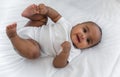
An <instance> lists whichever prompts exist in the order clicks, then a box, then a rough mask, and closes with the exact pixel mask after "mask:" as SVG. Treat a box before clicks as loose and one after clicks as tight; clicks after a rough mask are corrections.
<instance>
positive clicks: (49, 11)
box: [39, 4, 61, 23]
mask: <svg viewBox="0 0 120 77" xmlns="http://www.w3.org/2000/svg"><path fill="white" fill-rule="evenodd" d="M39 13H40V14H42V15H46V16H48V17H49V18H50V19H51V20H52V21H53V22H55V23H56V22H57V21H58V20H59V19H60V18H61V15H60V14H59V13H58V12H57V11H56V10H54V9H53V8H51V7H48V6H45V5H44V4H40V5H39Z"/></svg>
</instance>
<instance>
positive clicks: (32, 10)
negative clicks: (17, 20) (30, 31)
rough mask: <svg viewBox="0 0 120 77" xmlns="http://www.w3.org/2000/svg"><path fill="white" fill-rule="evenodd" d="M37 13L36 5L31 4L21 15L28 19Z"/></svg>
mask: <svg viewBox="0 0 120 77" xmlns="http://www.w3.org/2000/svg"><path fill="white" fill-rule="evenodd" d="M38 13H39V10H38V7H37V5H35V4H32V5H30V6H28V7H27V8H26V9H25V10H24V11H23V13H22V16H23V17H30V16H32V15H35V14H38Z"/></svg>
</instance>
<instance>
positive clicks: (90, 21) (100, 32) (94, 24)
mask: <svg viewBox="0 0 120 77" xmlns="http://www.w3.org/2000/svg"><path fill="white" fill-rule="evenodd" d="M84 23H91V24H93V25H94V26H97V27H98V29H99V31H100V34H101V37H100V40H99V41H98V42H97V43H96V44H94V45H92V46H90V47H94V46H96V45H97V44H99V43H100V42H101V38H102V29H101V27H100V26H99V25H98V24H96V23H95V22H93V21H87V22H83V24H84ZM90 47H88V48H90Z"/></svg>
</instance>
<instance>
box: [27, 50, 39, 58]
mask: <svg viewBox="0 0 120 77" xmlns="http://www.w3.org/2000/svg"><path fill="white" fill-rule="evenodd" d="M39 56H40V51H38V50H37V51H35V50H33V51H31V52H30V53H29V57H28V58H29V59H36V58H38V57H39Z"/></svg>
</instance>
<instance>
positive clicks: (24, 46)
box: [6, 23, 40, 59]
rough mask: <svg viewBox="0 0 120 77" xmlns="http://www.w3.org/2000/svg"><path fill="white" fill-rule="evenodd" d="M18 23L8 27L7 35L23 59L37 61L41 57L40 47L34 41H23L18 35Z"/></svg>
mask: <svg viewBox="0 0 120 77" xmlns="http://www.w3.org/2000/svg"><path fill="white" fill-rule="evenodd" d="M16 26H17V24H16V23H13V24H11V25H8V26H7V28H6V33H7V35H8V37H9V39H10V40H11V42H12V44H13V46H14V47H15V48H16V49H17V50H18V53H19V54H20V55H22V56H23V57H26V58H29V59H35V58H37V57H39V56H40V46H39V44H38V43H37V42H36V41H34V40H32V39H22V38H20V37H19V36H18V35H17V32H16Z"/></svg>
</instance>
